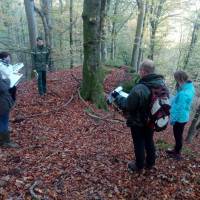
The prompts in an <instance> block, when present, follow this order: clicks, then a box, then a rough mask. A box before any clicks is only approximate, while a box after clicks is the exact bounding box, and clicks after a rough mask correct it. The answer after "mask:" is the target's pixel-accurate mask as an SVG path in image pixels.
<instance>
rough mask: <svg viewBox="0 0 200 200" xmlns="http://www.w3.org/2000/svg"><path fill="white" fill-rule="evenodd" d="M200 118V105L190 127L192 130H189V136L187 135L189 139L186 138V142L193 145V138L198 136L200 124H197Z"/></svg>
mask: <svg viewBox="0 0 200 200" xmlns="http://www.w3.org/2000/svg"><path fill="white" fill-rule="evenodd" d="M199 117H200V105H199V107H198V108H197V110H196V113H195V115H194V118H193V120H192V123H191V125H190V128H189V130H188V134H187V137H186V141H187V142H189V143H191V142H192V139H193V137H194V136H195V134H196V128H199V127H198V126H199V124H198V123H197V122H198V119H199Z"/></svg>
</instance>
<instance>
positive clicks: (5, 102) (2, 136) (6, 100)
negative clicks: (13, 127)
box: [0, 71, 18, 148]
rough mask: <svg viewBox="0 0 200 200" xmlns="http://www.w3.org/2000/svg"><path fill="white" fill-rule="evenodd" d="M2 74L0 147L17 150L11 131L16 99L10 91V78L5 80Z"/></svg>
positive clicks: (0, 86)
mask: <svg viewBox="0 0 200 200" xmlns="http://www.w3.org/2000/svg"><path fill="white" fill-rule="evenodd" d="M2 73H3V72H1V71H0V146H3V147H14V148H16V147H18V145H17V144H15V143H13V142H11V140H10V131H9V112H10V109H11V108H12V106H13V104H14V99H13V97H12V96H11V93H10V91H9V90H10V80H9V78H8V77H7V78H3V76H2ZM4 76H5V74H4Z"/></svg>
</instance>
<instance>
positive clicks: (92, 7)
mask: <svg viewBox="0 0 200 200" xmlns="http://www.w3.org/2000/svg"><path fill="white" fill-rule="evenodd" d="M102 5H103V4H102V0H98V1H90V0H84V7H83V15H82V17H83V38H84V62H83V81H82V86H81V95H82V96H83V98H84V99H86V100H91V101H92V102H93V103H95V104H96V105H97V106H98V107H99V108H105V107H106V103H105V100H104V95H103V76H102V68H101V62H100V41H101V40H100V37H101V19H100V17H101V6H102Z"/></svg>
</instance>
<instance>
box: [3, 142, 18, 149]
mask: <svg viewBox="0 0 200 200" xmlns="http://www.w3.org/2000/svg"><path fill="white" fill-rule="evenodd" d="M1 146H2V147H6V148H19V145H18V144H16V143H14V142H5V143H3V144H2V145H1Z"/></svg>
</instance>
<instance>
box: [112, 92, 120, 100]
mask: <svg viewBox="0 0 200 200" xmlns="http://www.w3.org/2000/svg"><path fill="white" fill-rule="evenodd" d="M118 95H119V93H118V92H116V91H113V92H112V94H111V96H112V97H113V98H114V99H115V98H116V97H117V96H118Z"/></svg>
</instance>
